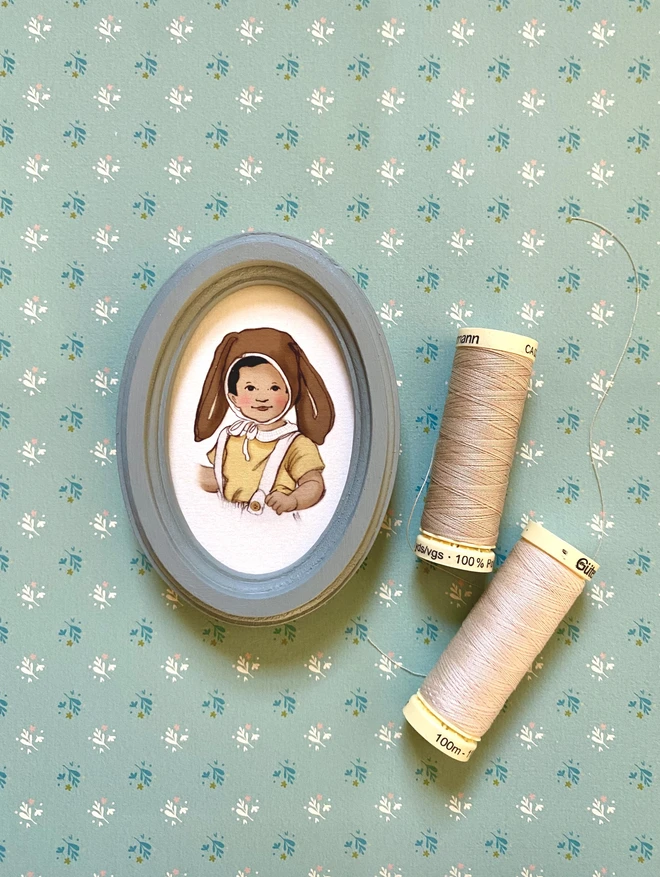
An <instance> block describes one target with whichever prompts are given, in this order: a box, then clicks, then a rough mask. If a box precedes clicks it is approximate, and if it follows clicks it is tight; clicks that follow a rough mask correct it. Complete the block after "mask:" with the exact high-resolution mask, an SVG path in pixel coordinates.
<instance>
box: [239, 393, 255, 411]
mask: <svg viewBox="0 0 660 877" xmlns="http://www.w3.org/2000/svg"><path fill="white" fill-rule="evenodd" d="M251 405H252V397H251V396H249V395H248V393H243V394H242V395H239V396H238V407H239V408H240V409H241V411H242V410H243V409H244V408H249V407H250V406H251Z"/></svg>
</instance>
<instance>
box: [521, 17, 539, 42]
mask: <svg viewBox="0 0 660 877" xmlns="http://www.w3.org/2000/svg"><path fill="white" fill-rule="evenodd" d="M518 33H519V34H520V35H521V36H522V38H523V42H524V43H525V45H526V46H529V47H530V49H531V48H533V47H534V46H538V45H540V43H539V40H540V39H541V37H543V36H545V24H539V23H538V19H536V18H532V19H530V21H526V22H525V23H524V24H523V26H522V27H521V28H520V30H519V31H518Z"/></svg>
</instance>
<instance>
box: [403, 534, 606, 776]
mask: <svg viewBox="0 0 660 877" xmlns="http://www.w3.org/2000/svg"><path fill="white" fill-rule="evenodd" d="M597 569H598V564H596V563H595V562H594V561H593V560H591V558H589V557H586V556H585V555H583V554H581V552H580V551H578V549H577V548H574V547H573V546H572V545H569V543H568V542H564V541H563V539H560V538H559V537H558V536H555V535H554V534H552V533H550V532H549V531H548V530H545V529H544V528H543V527H542V526H541V525H540V524H537V523H536V522H532V523H530V524H528V525H527V527H526V528H525V530H524V531H523V533H522V537H521V539H520V541H519V542H517V543H516V545H515V546H514V547H513V550H512V551H511V553H510V554H509V556H508V557H507V559H506V560H505V562H504V563H503V564H502V566H501V567H500V568H499V569H498V570H497V572H496V573H495V575H494V576H493V579H492V581H491V582H490V584H489V585H488V587H487V589H486V590H485V592H484V594H483V595H482V597H481V598H480V599H479V600H478V602H477V604H476V605H475V607H474V608H473V609H472V611H471V612H470V614H469V615H468V616H467V618H466V619H465V621H464V622H463V624H462V626H461V627H460V629H459V630H458V632H457V633H456V635H455V636H454V638H453V639H452V640H451V642H450V643H449V645H448V646H447V648H446V649H445V651H444V652H443V653H442V655H441V657H440V659H439V661H438V662H437V664H436V665H435V667H433V669H432V670H431V672H430V673H429V675H428V676H427V677H426V679H425V680H424V682H423V683H422V687H421V688H420V690H419V691H418V692H417V694H414V695H413V696H412V697H411V698H410V700H409V701H408V703H407V704H406V706H405V707H404V710H403V714H404V716H405V717H406V719H407V720H408V722H409V723H410V724H411V725H412V726H413V728H415V730H416V731H418V732H419V733H420V734H421V735H422V737H424V739H425V740H427V741H428V742H429V743H431V744H432V745H433V746H435V747H436V749H439V750H440V751H442V752H445V753H446V754H447V755H450V756H451V757H452V758H455V759H456V760H457V761H467V760H468V759H469V758H470V756H471V755H472V753H473V752H474V750H475V749H476V747H477V743H478V742H479V740H480V739H481V737H482V735H483V734H484V733H485V732H486V731H487V730H488V728H489V727H490V726H491V724H492V723H493V721H494V720H495V718H496V717H497V715H498V713H499V712H500V710H501V709H502V707H503V706H504V703H505V702H506V700H507V698H508V697H509V696H510V694H511V693H512V692H513V691H514V689H515V688H516V686H517V685H518V683H519V682H520V680H521V679H522V677H523V676H524V675H525V673H526V672H527V671H528V669H529V667H530V666H531V664H532V661H533V660H534V658H535V657H536V656H537V655H538V654H539V652H540V651H541V650H542V649H543V647H544V646H545V644H546V643H547V642H548V640H549V639H550V637H551V636H552V634H553V632H554V630H555V629H556V627H557V625H558V624H559V623H560V621H561V619H562V618H563V617H564V615H565V614H566V612H567V611H568V610H569V609H570V607H571V606H572V605H573V603H574V602H575V600H576V599H577V597H578V596H579V594H580V593H581V592H582V588H583V586H584V582H585V581H586V580H587V579H591V578H592V577H593V575H594V573H595V572H596V570H597Z"/></svg>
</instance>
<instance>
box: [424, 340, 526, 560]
mask: <svg viewBox="0 0 660 877" xmlns="http://www.w3.org/2000/svg"><path fill="white" fill-rule="evenodd" d="M536 348H537V342H536V341H535V340H534V339H533V338H527V337H525V336H524V335H517V334H515V333H513V332H501V331H499V330H497V329H467V328H466V329H461V331H460V332H459V335H458V338H457V339H456V351H455V353H454V363H453V367H452V374H451V379H450V381H449V390H448V394H447V401H446V403H445V408H444V412H443V415H442V422H441V425H440V435H439V437H438V441H437V443H436V446H435V452H434V455H433V462H432V464H431V469H430V479H431V480H430V485H429V490H428V493H427V496H426V501H425V504H424V512H423V514H422V521H421V532H420V534H419V535H418V536H417V539H416V542H415V554H416V555H417V556H418V557H421V558H423V559H424V560H427V561H430V562H431V563H436V564H440V565H442V566H448V567H453V568H454V569H470V570H473V571H474V572H483V573H487V572H491V571H492V569H493V566H494V563H495V553H494V550H493V549H494V548H495V546H496V544H497V536H498V532H499V527H500V519H501V517H502V509H503V506H504V499H505V496H506V489H507V484H508V481H509V474H510V472H511V465H512V463H513V459H514V456H515V451H516V441H517V438H518V429H519V426H520V421H521V419H522V412H523V408H524V405H525V399H526V398H527V392H528V385H529V379H530V376H531V373H532V367H533V365H534V359H535V357H536Z"/></svg>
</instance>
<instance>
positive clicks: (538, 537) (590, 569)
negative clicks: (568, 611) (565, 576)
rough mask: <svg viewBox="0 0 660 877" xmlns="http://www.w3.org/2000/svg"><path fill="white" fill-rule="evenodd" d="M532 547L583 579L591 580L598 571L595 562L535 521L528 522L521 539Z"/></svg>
mask: <svg viewBox="0 0 660 877" xmlns="http://www.w3.org/2000/svg"><path fill="white" fill-rule="evenodd" d="M521 538H523V539H525V540H526V541H527V542H531V544H532V545H536V547H537V548H540V549H541V551H545V553H546V554H549V555H550V557H554V559H555V560H558V561H559V562H560V563H563V564H564V566H566V567H568V569H572V570H573V571H574V572H576V573H577V574H578V575H579V576H581V577H582V578H583V579H585V581H586V580H588V579H592V578H593V577H594V575H595V574H596V571H597V570H598V564H597V563H596V561H595V560H592V559H591V558H590V557H587V556H586V555H584V554H582V552H581V551H579V550H578V549H577V548H575V547H574V546H573V545H570V544H569V543H568V542H564V540H563V539H560V538H559V536H555V534H554V533H551V532H550V531H549V530H546V529H545V527H542V526H541V525H540V524H538V523H537V522H536V521H530V523H529V524H527V526H526V527H525V529H524V530H523V532H522V537H521Z"/></svg>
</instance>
